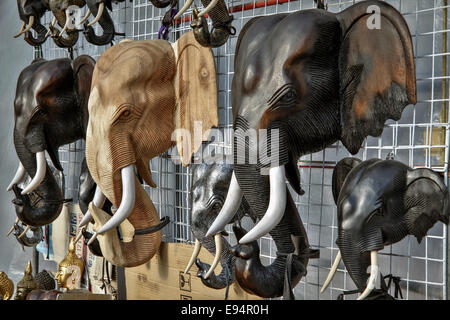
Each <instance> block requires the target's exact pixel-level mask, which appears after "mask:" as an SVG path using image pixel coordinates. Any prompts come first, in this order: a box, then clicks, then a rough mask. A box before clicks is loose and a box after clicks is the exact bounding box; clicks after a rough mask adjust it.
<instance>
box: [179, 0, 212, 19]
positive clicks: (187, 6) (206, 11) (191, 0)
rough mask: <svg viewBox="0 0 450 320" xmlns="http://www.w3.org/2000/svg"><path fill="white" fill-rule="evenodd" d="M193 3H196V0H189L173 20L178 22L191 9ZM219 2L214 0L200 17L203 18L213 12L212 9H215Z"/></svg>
mask: <svg viewBox="0 0 450 320" xmlns="http://www.w3.org/2000/svg"><path fill="white" fill-rule="evenodd" d="M192 2H194V0H188V1H186V3H185V4H184V6H183V8H181V9H180V11H178V13H177V14H176V15H175V17H173V20H177V19H178V18H179V17H181V15H182V14H183V13H184V12H186V10H187V9H189V7H190V6H191V4H192ZM217 2H219V0H212V1H211V2H210V3H209V4H208V5H207V6H206V8H205V9H203V11H201V12H200V13H199V14H198V16H199V17H201V16H203V15H205V14H207V13H208V12H210V11H211V9H212V8H214V7H215V6H216V4H217Z"/></svg>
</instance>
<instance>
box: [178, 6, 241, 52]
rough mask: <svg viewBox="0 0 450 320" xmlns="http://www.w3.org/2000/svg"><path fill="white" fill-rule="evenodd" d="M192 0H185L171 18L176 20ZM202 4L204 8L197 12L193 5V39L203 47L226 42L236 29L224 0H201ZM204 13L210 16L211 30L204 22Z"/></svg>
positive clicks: (217, 45) (218, 45)
mask: <svg viewBox="0 0 450 320" xmlns="http://www.w3.org/2000/svg"><path fill="white" fill-rule="evenodd" d="M193 2H194V0H187V1H186V3H185V4H184V6H183V7H182V8H181V9H180V11H179V12H178V13H177V14H176V15H175V17H174V18H173V20H174V21H176V20H177V19H178V18H180V17H181V15H182V14H183V13H184V12H185V11H186V10H187V9H189V7H190V6H191V4H192V3H193ZM202 4H203V6H204V9H203V10H202V11H201V12H198V10H197V7H196V6H195V5H194V8H193V10H192V14H193V20H192V23H191V28H192V30H193V31H194V35H195V39H197V41H198V43H200V44H201V45H202V46H205V47H212V48H216V47H220V46H221V45H223V44H224V43H225V42H227V40H228V38H229V37H230V35H234V34H235V33H236V29H235V28H234V27H233V26H232V25H231V23H232V21H233V16H232V15H231V14H229V13H228V8H227V5H226V4H225V1H224V0H202ZM206 14H207V15H208V16H209V17H210V18H211V21H212V24H213V28H212V30H211V32H210V31H209V29H208V23H207V22H206V18H205V15H206Z"/></svg>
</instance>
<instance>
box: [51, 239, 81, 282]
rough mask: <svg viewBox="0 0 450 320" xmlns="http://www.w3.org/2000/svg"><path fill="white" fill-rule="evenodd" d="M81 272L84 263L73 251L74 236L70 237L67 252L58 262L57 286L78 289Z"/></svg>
mask: <svg viewBox="0 0 450 320" xmlns="http://www.w3.org/2000/svg"><path fill="white" fill-rule="evenodd" d="M83 272H84V263H83V260H81V259H80V258H78V256H77V255H76V253H75V237H72V238H71V239H70V242H69V253H68V254H67V255H66V257H65V258H64V259H63V260H62V261H61V262H60V263H59V265H58V272H57V273H56V276H55V280H56V282H57V283H58V286H59V288H66V289H68V290H73V289H78V288H80V286H81V277H82V275H83Z"/></svg>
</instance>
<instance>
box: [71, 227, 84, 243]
mask: <svg viewBox="0 0 450 320" xmlns="http://www.w3.org/2000/svg"><path fill="white" fill-rule="evenodd" d="M82 236H83V233H82V232H81V230H80V233H79V234H78V236H77V237H76V238H75V241H74V243H73V244H76V243H77V242H78V241H79V240H80V239H81V237H82Z"/></svg>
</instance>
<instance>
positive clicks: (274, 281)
mask: <svg viewBox="0 0 450 320" xmlns="http://www.w3.org/2000/svg"><path fill="white" fill-rule="evenodd" d="M232 172H233V168H232V166H231V165H229V164H222V163H214V164H207V163H202V164H198V165H195V166H194V168H193V173H192V187H191V192H192V198H191V199H192V211H191V230H192V232H193V235H194V237H195V238H196V242H195V247H194V252H193V254H192V257H191V260H190V262H189V264H188V266H187V267H186V270H185V273H187V272H188V271H189V269H190V267H191V266H192V265H193V264H194V262H195V263H196V265H197V267H198V268H199V272H198V274H197V276H199V277H201V280H202V282H203V284H205V285H206V286H208V287H211V288H215V289H222V288H224V287H225V286H226V285H227V284H231V283H232V282H233V281H234V280H235V279H236V280H237V281H238V283H239V285H240V287H241V288H242V289H244V290H245V291H246V292H248V293H250V294H255V295H258V296H260V297H264V298H274V297H279V296H282V295H284V296H285V298H293V295H292V292H291V290H290V289H291V288H292V287H295V285H297V283H298V282H299V281H300V280H301V278H302V276H304V275H305V274H306V267H307V265H308V262H309V259H310V258H312V257H317V252H315V251H313V250H310V248H309V244H308V240H307V235H306V231H305V230H304V228H303V223H302V221H301V219H300V217H299V214H298V212H297V210H296V207H295V205H294V203H293V201H292V198H291V197H289V200H288V207H289V211H287V212H286V214H285V216H284V218H283V219H282V221H281V222H280V223H279V224H278V225H277V226H276V227H275V228H274V229H273V230H271V232H270V235H271V236H272V238H273V239H274V242H275V245H276V248H277V257H276V258H275V259H274V261H273V262H272V263H271V264H270V265H267V266H265V265H263V264H262V263H261V260H260V256H259V253H260V250H259V246H258V243H257V241H253V242H252V243H250V244H238V245H236V246H233V247H231V246H230V244H229V242H228V241H227V240H226V239H225V238H224V235H226V232H222V234H217V235H216V236H215V237H214V239H212V238H211V237H207V236H206V233H207V230H208V229H209V228H210V226H211V225H212V224H213V222H214V220H215V218H216V216H217V214H218V213H219V211H220V210H221V208H222V207H223V206H224V205H225V204H224V199H225V198H226V196H227V190H228V187H229V185H230V183H232V182H231V181H232ZM245 215H248V216H249V217H250V218H251V219H252V220H253V221H256V215H255V214H254V213H253V212H252V211H251V209H250V207H249V205H248V203H247V202H246V201H245V199H243V200H242V202H241V203H240V205H239V208H238V209H237V212H236V214H235V215H234V216H233V218H232V222H235V225H234V226H233V231H234V233H235V235H236V238H237V240H238V241H239V239H240V238H241V237H242V236H244V235H245V233H246V231H245V230H244V229H243V228H242V227H241V226H240V220H241V219H242V218H243V217H244V216H245ZM201 247H205V248H206V249H207V250H208V251H209V252H210V253H211V254H213V255H215V259H214V261H213V264H212V266H209V265H208V264H206V263H203V262H201V261H200V260H198V259H197V260H196V258H197V256H198V254H199V252H200V249H201ZM289 255H291V257H290V258H289V257H288V256H289ZM289 259H290V261H291V262H288V260H289ZM219 262H220V264H221V265H222V272H221V273H220V274H219V275H215V274H214V269H215V267H216V266H217V265H218V263H219ZM287 265H289V266H288V267H287ZM289 271H290V272H289ZM286 281H288V282H287V283H288V285H285V282H286ZM286 290H287V291H288V292H286Z"/></svg>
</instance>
